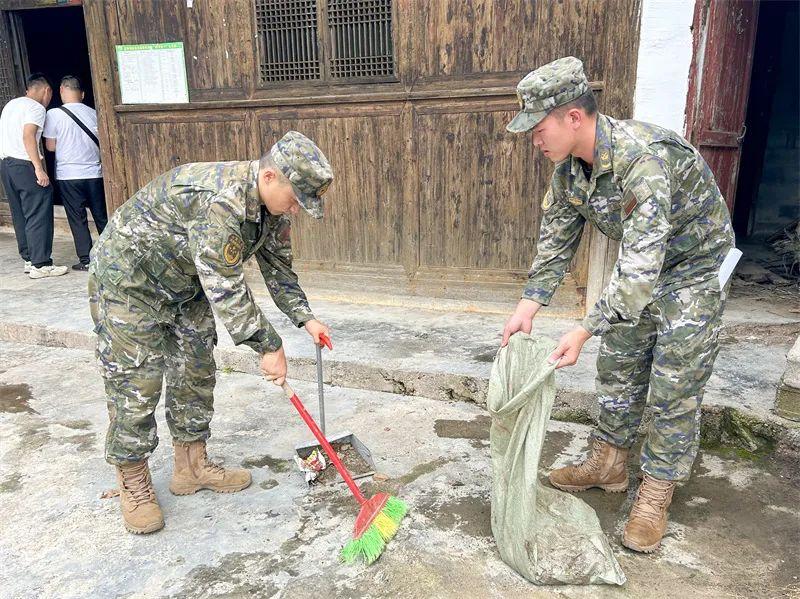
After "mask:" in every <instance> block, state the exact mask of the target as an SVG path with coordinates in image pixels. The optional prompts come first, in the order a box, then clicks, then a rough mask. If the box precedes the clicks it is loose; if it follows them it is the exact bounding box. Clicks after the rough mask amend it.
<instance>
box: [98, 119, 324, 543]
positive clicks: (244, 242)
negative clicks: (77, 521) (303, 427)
mask: <svg viewBox="0 0 800 599" xmlns="http://www.w3.org/2000/svg"><path fill="white" fill-rule="evenodd" d="M332 180H333V175H332V172H331V167H330V165H329V164H328V161H327V159H326V158H325V156H324V155H323V154H322V152H321V151H320V150H319V148H317V146H316V145H315V144H314V143H313V142H312V141H311V140H309V139H308V138H306V137H305V136H303V135H302V134H300V133H297V132H295V131H290V132H289V133H287V134H286V135H285V136H284V137H283V138H282V139H281V140H280V141H278V142H277V143H276V144H275V145H274V146H272V148H271V149H270V151H269V153H268V154H266V155H265V156H264V157H263V158H261V160H260V161H253V162H216V163H197V164H186V165H183V166H179V167H177V168H174V169H172V170H171V171H169V172H167V173H164V174H163V175H161V176H159V177H157V178H155V179H154V180H153V181H151V182H150V183H148V184H147V185H146V186H145V187H143V188H142V189H140V190H139V191H138V192H137V193H136V194H135V195H134V196H133V197H132V198H130V199H129V200H128V201H127V202H126V203H125V204H124V205H123V206H122V207H120V208H119V209H118V210H117V211H116V212H115V213H114V216H113V218H112V219H111V221H110V222H109V224H108V227H107V228H106V229H105V231H104V232H103V234H102V235H101V236H100V240H99V242H98V243H97V245H96V246H95V247H94V249H93V250H92V260H91V266H90V280H89V293H90V306H91V313H92V318H93V320H94V323H95V332H96V333H97V356H98V360H99V362H100V365H101V369H102V372H103V377H104V379H105V388H106V394H107V402H108V409H109V414H110V425H109V428H108V435H107V437H106V460H107V461H108V462H109V463H111V464H113V465H115V466H116V468H117V477H118V481H119V485H120V497H121V505H122V514H123V519H124V522H125V526H126V528H127V529H128V530H129V531H131V532H134V533H148V532H153V531H156V530H159V529H160V528H162V527H163V526H164V520H163V516H162V513H161V509H160V507H159V505H158V501H157V500H156V496H155V492H154V490H153V486H152V482H151V479H150V472H149V469H148V467H147V458H148V457H149V456H150V454H151V453H152V452H153V450H154V449H155V448H156V445H157V444H158V437H157V436H156V421H155V416H154V412H155V409H156V404H157V403H158V399H159V397H160V396H161V393H162V389H163V391H164V398H165V404H166V406H165V411H166V418H167V423H168V424H169V429H170V433H171V435H172V439H173V445H174V449H175V469H174V472H173V477H172V481H171V484H170V491H172V492H173V493H174V494H177V495H186V494H189V493H194V492H196V491H197V490H199V489H211V490H213V491H217V492H223V493H230V492H235V491H239V490H241V489H244V488H245V487H247V486H249V484H250V480H251V478H250V473H249V472H247V471H246V470H232V469H223V468H221V467H220V466H217V465H216V464H214V463H212V462H210V461H209V460H208V458H207V455H206V449H205V446H206V439H207V438H208V437H209V434H210V432H209V423H210V421H211V417H212V415H213V413H214V407H213V403H214V402H213V395H214V384H215V372H216V366H215V363H214V356H213V350H214V345H215V344H216V341H217V339H216V329H215V326H214V317H213V315H212V306H213V308H214V311H215V312H216V314H217V317H218V318H219V319H220V321H222V323H223V324H224V325H225V328H226V329H227V330H228V332H229V333H230V335H231V337H232V338H233V342H234V343H235V344H236V345H239V344H245V345H247V346H249V347H251V348H252V349H254V350H255V351H256V352H258V353H259V354H261V356H262V358H261V369H262V371H263V372H264V374H265V376H267V378H268V379H270V380H272V381H273V382H275V383H276V384H282V383H283V380H284V379H285V376H286V357H285V354H284V351H283V347H282V343H281V338H280V336H279V335H278V333H277V332H275V329H274V328H273V327H272V325H271V324H270V323H269V321H268V320H267V319H266V318H265V317H264V315H263V313H262V312H261V310H260V309H259V308H258V306H257V305H256V303H255V301H254V299H253V295H252V293H251V291H250V289H249V288H248V287H247V284H246V283H245V279H244V267H243V265H244V261H245V260H246V259H247V258H249V257H250V256H255V258H256V260H257V262H258V265H259V267H260V270H261V274H262V275H263V277H264V281H265V283H266V285H267V289H268V290H269V292H270V294H271V295H272V299H273V301H274V302H275V304H276V305H277V306H278V307H279V308H280V309H281V310H282V311H283V312H284V313H285V314H286V315H287V316H288V317H289V319H290V320H291V321H292V322H293V323H294V324H295V325H296V326H298V327H301V326H304V327H305V328H306V330H307V331H308V333H309V334H310V335H311V336H312V337H313V339H314V342H315V343H319V335H320V333H323V332H324V333H326V334H327V333H328V332H329V331H328V328H327V327H326V326H325V325H324V324H322V323H320V322H319V321H317V320H316V319H315V318H314V315H313V314H312V312H311V309H310V308H309V305H308V300H307V299H306V296H305V294H304V293H303V290H302V289H301V288H300V285H299V284H298V280H297V275H295V273H294V272H293V271H292V254H291V240H290V223H289V217H288V215H290V214H297V212H298V211H299V210H300V208H301V207H302V208H304V209H305V210H306V211H307V212H309V213H310V214H311V215H312V216H314V217H316V218H321V217H322V196H323V194H324V193H325V191H326V190H327V188H328V185H330V183H331V181H332Z"/></svg>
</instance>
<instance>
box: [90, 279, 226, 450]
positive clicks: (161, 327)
mask: <svg viewBox="0 0 800 599" xmlns="http://www.w3.org/2000/svg"><path fill="white" fill-rule="evenodd" d="M89 301H90V308H91V313H92V320H94V324H95V329H94V330H95V332H96V333H97V349H96V356H97V359H98V362H99V365H100V369H101V371H102V374H103V378H104V380H105V391H106V402H107V405H108V413H109V420H110V422H109V426H108V433H107V435H106V449H105V453H106V461H108V462H109V463H111V464H117V465H119V464H124V463H128V462H134V461H139V460H142V459H144V458H146V457H148V456H149V455H150V454H151V453H152V452H153V450H154V449H155V448H156V446H157V445H158V436H157V435H156V418H155V410H156V406H157V405H158V400H159V398H160V397H161V393H162V390H163V393H164V404H165V414H166V419H167V424H168V425H169V429H170V433H171V434H172V437H173V438H174V439H177V440H179V441H196V440H198V439H207V438H208V437H209V435H210V432H209V423H210V422H211V417H212V416H213V414H214V385H215V383H216V364H215V362H214V354H213V351H214V345H215V344H216V340H217V334H216V328H215V326H214V316H213V314H212V312H211V306H210V305H209V303H208V300H206V298H205V296H203V295H200V296H199V297H196V298H194V299H192V300H189V301H188V302H185V303H183V304H181V306H180V307H179V308H178V310H177V312H174V311H173V312H171V313H170V314H169V315H168V316H167V315H164V316H161V317H154V316H153V315H152V314H151V313H150V312H149V311H148V310H145V309H143V307H141V306H140V305H137V304H136V303H135V302H132V301H131V300H130V298H127V297H126V296H124V295H118V294H114V293H113V292H112V291H111V290H109V289H108V288H105V287H104V286H103V285H102V283H99V282H98V281H97V279H95V277H94V276H93V275H91V276H90V278H89Z"/></svg>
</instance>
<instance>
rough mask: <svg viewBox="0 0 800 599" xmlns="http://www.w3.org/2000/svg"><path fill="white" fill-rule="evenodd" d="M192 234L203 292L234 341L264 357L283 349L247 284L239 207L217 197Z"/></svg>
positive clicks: (191, 227) (191, 226) (190, 228)
mask: <svg viewBox="0 0 800 599" xmlns="http://www.w3.org/2000/svg"><path fill="white" fill-rule="evenodd" d="M188 234H189V247H190V249H191V252H192V255H193V258H194V264H195V267H196V268H197V274H198V275H199V277H200V282H201V284H202V285H203V290H204V291H205V294H206V297H208V299H209V301H210V302H211V305H212V306H214V311H215V312H216V313H217V316H218V317H219V319H220V320H221V321H222V322H223V324H224V325H225V328H226V329H227V330H228V333H230V335H231V338H232V339H233V342H234V343H235V344H236V345H239V344H242V343H243V344H245V345H247V346H248V347H251V348H252V349H254V350H255V351H256V352H258V353H260V354H263V353H265V352H272V351H276V350H277V349H279V348H280V347H281V345H282V342H281V338H280V336H279V335H278V333H277V332H276V331H275V329H274V328H273V327H272V325H271V324H270V323H269V321H268V320H267V319H266V317H265V316H264V314H263V313H262V312H261V309H260V308H259V307H258V305H257V304H256V303H255V300H254V299H253V294H252V292H251V291H250V289H249V288H248V287H247V283H245V279H244V268H243V265H242V249H243V247H244V242H243V241H242V237H241V229H240V218H239V215H238V214H237V208H236V206H235V205H234V204H233V203H231V202H228V201H227V200H225V199H224V198H219V197H215V198H213V199H212V200H211V201H210V203H209V207H208V210H207V212H206V213H204V214H201V215H200V218H197V219H195V220H193V221H192V222H191V223H190V224H189V226H188Z"/></svg>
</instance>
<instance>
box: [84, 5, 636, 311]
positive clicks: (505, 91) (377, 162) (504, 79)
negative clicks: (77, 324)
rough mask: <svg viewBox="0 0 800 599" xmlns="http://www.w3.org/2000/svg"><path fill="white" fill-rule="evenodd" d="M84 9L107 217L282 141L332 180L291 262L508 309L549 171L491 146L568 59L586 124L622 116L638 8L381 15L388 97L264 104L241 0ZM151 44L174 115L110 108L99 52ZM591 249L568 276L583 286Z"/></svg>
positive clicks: (305, 89) (275, 92)
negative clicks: (139, 193)
mask: <svg viewBox="0 0 800 599" xmlns="http://www.w3.org/2000/svg"><path fill="white" fill-rule="evenodd" d="M84 6H85V12H86V15H87V31H88V36H89V41H90V48H91V52H92V54H93V57H92V63H93V72H94V76H93V79H94V80H95V81H94V84H95V88H96V90H97V89H98V88H100V91H96V95H97V96H100V95H101V94H102V95H103V96H104V97H105V100H106V101H105V102H102V103H99V104H100V111H99V112H101V113H102V114H101V119H102V121H103V122H102V123H101V133H103V134H104V138H105V139H106V140H108V142H109V143H107V144H104V162H106V163H112V166H111V168H110V169H109V171H110V172H111V173H113V174H112V176H111V178H112V181H109V183H108V187H109V189H108V191H109V196H110V198H111V202H112V204H113V205H114V206H118V205H120V204H121V203H122V202H123V201H124V200H125V199H126V198H127V197H128V196H129V195H131V194H132V193H133V192H134V191H135V190H136V189H137V188H138V187H139V186H141V185H143V184H144V183H146V182H147V181H148V180H149V179H150V178H152V177H153V176H155V175H157V174H158V173H160V172H162V171H163V170H166V169H169V168H171V167H173V166H175V165H178V164H182V163H185V162H190V161H198V160H243V159H250V158H253V159H254V158H257V157H258V156H259V155H260V154H261V153H262V152H264V151H265V150H267V149H268V148H269V146H270V145H271V144H272V143H273V141H274V140H275V139H276V138H278V137H279V136H280V135H281V134H282V133H283V132H285V131H286V130H288V129H297V130H300V131H302V132H304V133H306V134H307V135H309V136H310V137H312V138H313V139H315V140H316V141H317V142H318V144H319V145H320V147H321V148H322V149H323V151H325V152H326V154H327V155H328V157H329V159H330V161H331V163H332V165H333V167H334V172H335V175H336V180H335V182H334V184H333V185H332V186H331V189H330V191H329V193H328V195H327V196H326V198H328V206H327V209H326V218H325V220H324V221H323V222H322V223H319V222H312V221H311V219H306V218H298V219H297V221H296V223H295V226H294V231H293V240H294V246H295V255H296V258H297V259H298V260H299V261H300V263H301V264H302V265H304V266H305V267H306V268H314V269H316V270H320V271H334V272H343V273H348V272H349V273H356V274H359V276H361V277H365V278H366V279H369V278H370V277H373V278H374V277H376V276H379V275H381V276H383V275H386V276H388V277H389V278H390V279H392V280H393V281H394V283H392V284H393V285H400V286H402V288H403V290H405V291H410V292H424V293H432V294H434V295H437V294H438V295H444V296H448V295H453V294H455V295H458V294H459V293H462V294H467V295H470V296H472V294H474V290H475V289H477V288H480V287H481V285H480V283H481V282H484V283H488V284H489V285H485V286H484V287H485V288H486V291H487V293H488V294H491V293H494V292H496V291H497V289H499V288H503V289H507V291H508V293H510V294H511V296H515V295H517V294H518V292H519V289H520V282H521V281H523V280H524V277H525V271H526V270H527V268H528V266H529V264H530V262H531V260H532V258H533V255H534V254H535V240H536V236H537V232H538V227H539V222H540V220H541V210H540V208H539V203H540V198H541V196H542V194H543V190H544V189H545V187H546V185H547V181H548V179H549V176H550V173H551V172H552V166H551V165H550V164H549V162H548V161H547V160H545V159H544V158H542V157H541V156H535V155H534V153H533V148H532V144H531V142H530V138H529V136H526V135H517V136H515V135H512V134H509V133H507V132H506V131H505V124H506V123H507V122H508V121H509V119H510V118H511V117H512V116H513V114H514V113H515V111H516V108H517V100H516V96H515V94H514V88H515V85H516V83H517V81H518V80H519V79H520V78H521V77H522V76H524V75H525V74H526V73H527V72H528V71H529V70H531V69H532V68H535V67H536V66H538V65H540V64H543V63H545V62H548V61H550V60H553V59H555V58H558V57H560V56H565V55H574V56H578V57H580V58H581V59H583V61H584V64H585V67H586V72H587V75H588V76H589V78H590V80H592V81H593V82H595V84H596V88H597V89H598V98H599V100H600V104H601V109H602V110H603V111H605V112H608V113H610V114H613V115H615V116H620V117H629V116H630V115H631V113H632V107H633V89H634V83H635V75H636V73H635V70H636V55H637V50H638V40H639V20H640V10H641V0H563V1H559V2H554V1H553V2H551V1H544V0H540V1H533V0H471V1H470V2H465V1H464V0H437V1H435V2H429V1H426V0H395V2H394V9H393V10H394V17H393V22H394V38H395V39H394V42H395V49H396V58H397V81H396V82H390V83H381V84H367V85H347V86H336V85H321V84H305V85H303V84H286V85H273V86H271V87H266V88H259V86H258V72H257V71H258V58H257V50H256V45H255V37H254V36H255V24H254V16H253V15H254V13H253V5H252V0H226V2H212V1H211V0H195V1H194V3H193V7H192V8H188V7H187V3H186V2H185V1H178V0H114V1H112V0H106V1H102V0H86V1H85V4H84ZM166 41H183V42H184V43H185V45H186V61H187V73H188V79H189V86H190V100H191V102H190V104H188V105H169V106H163V105H162V106H122V105H121V104H120V98H119V86H118V76H117V73H116V64H115V58H114V46H115V45H116V44H135V43H155V42H166ZM112 99H113V100H112ZM589 246H590V244H589V243H588V242H585V243H583V244H582V246H581V250H580V255H579V257H578V258H577V259H576V262H575V265H574V269H573V270H574V278H575V282H576V283H577V285H578V286H579V287H581V288H582V287H585V286H586V284H587V280H588V279H589V277H590V270H591V268H590V260H589ZM498 286H499V287H498ZM504 286H505V287H504Z"/></svg>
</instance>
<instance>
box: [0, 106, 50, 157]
mask: <svg viewBox="0 0 800 599" xmlns="http://www.w3.org/2000/svg"><path fill="white" fill-rule="evenodd" d="M45 114H46V112H45V109H44V106H42V105H41V104H39V102H37V101H36V100H33V99H31V98H28V97H27V96H22V97H21V98H14V99H13V100H11V101H9V102H8V104H6V105H5V106H4V107H3V112H2V114H0V158H19V159H20V160H28V161H30V157H28V152H27V151H26V150H25V144H24V143H22V130H23V128H24V126H25V125H26V124H28V123H33V124H34V125H36V126H37V127H38V129H37V130H36V145H37V146H38V147H39V157H40V158H42V157H43V154H42V144H41V140H42V127H44V119H45Z"/></svg>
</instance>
